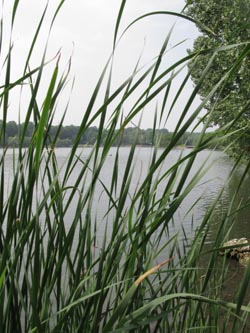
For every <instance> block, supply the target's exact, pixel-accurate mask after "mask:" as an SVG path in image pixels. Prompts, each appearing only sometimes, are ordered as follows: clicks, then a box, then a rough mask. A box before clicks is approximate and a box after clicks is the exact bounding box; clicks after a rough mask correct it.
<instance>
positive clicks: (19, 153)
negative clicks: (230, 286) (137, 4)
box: [0, 1, 250, 333]
mask: <svg viewBox="0 0 250 333" xmlns="http://www.w3.org/2000/svg"><path fill="white" fill-rule="evenodd" d="M19 2H20V1H14V2H13V8H12V17H11V27H12V29H11V30H13V27H14V24H15V19H16V15H17V13H18V9H19V7H18V6H19ZM125 4H126V1H122V2H121V7H120V11H119V13H118V15H117V22H116V27H115V37H114V50H112V56H115V48H116V45H117V36H119V35H120V29H119V25H120V21H121V18H122V14H123V11H124V6H125ZM61 5H63V1H61V2H60V3H59V4H58V8H57V10H56V12H55V15H54V17H53V18H52V21H51V25H52V26H53V24H56V21H55V18H56V15H57V14H58V13H59V9H60V6H61ZM46 8H47V7H46ZM161 14H162V13H161ZM168 14H170V13H169V12H168V13H164V15H168ZM150 15H159V13H151V14H150ZM171 15H177V16H178V17H179V16H181V17H182V18H183V19H184V18H185V16H184V15H179V14H174V13H172V14H171ZM45 17H46V9H45V11H44V13H43V15H42V17H41V21H40V22H38V25H37V30H36V33H35V35H34V38H33V41H32V43H31V45H30V47H29V49H28V51H27V58H26V62H25V64H24V67H23V75H22V76H21V77H20V78H18V79H17V80H16V81H15V82H12V81H11V80H10V77H11V76H10V73H11V69H12V66H14V64H15V62H12V56H14V53H13V50H14V47H15V45H14V46H13V43H12V37H11V36H6V35H0V38H3V39H4V40H6V38H7V37H9V41H10V42H9V49H8V50H7V54H1V59H4V62H3V68H2V71H1V76H2V77H1V82H4V85H2V86H1V87H0V89H1V90H0V99H1V100H0V107H1V113H2V115H3V120H2V126H1V130H0V139H1V142H2V144H3V148H2V149H1V156H0V251H1V255H0V332H4V333H5V332H6V333H12V332H20V333H22V332H29V333H35V332H39V333H42V332H43V333H44V332H54V333H56V332H70V333H71V332H79V333H80V332H87V333H97V332H129V331H130V332H134V333H137V332H155V333H156V332H189V331H194V332H205V331H206V332H215V331H218V330H219V329H220V327H222V330H221V332H227V333H228V332H230V330H229V326H228V325H229V323H231V324H232V325H231V326H230V327H231V332H244V331H245V332H247V330H248V327H247V318H248V317H247V316H248V314H249V312H250V308H249V306H247V305H245V304H244V301H245V300H244V295H245V290H246V288H247V285H248V284H249V278H250V276H249V275H250V274H249V269H250V267H249V268H247V269H246V273H245V274H244V278H243V280H242V283H241V285H240V286H239V290H238V293H237V294H236V297H235V299H234V300H232V301H231V302H227V301H226V300H224V299H223V298H222V295H221V293H220V291H221V287H222V286H223V282H224V280H225V274H224V273H225V271H226V268H227V265H226V261H225V260H220V259H221V258H220V259H219V258H218V252H219V249H220V247H221V246H222V244H223V241H224V238H225V237H226V236H227V231H228V227H229V226H231V224H230V221H229V220H230V218H232V217H233V216H234V214H235V211H234V206H233V199H234V198H235V195H236V194H237V189H236V193H235V195H233V199H232V202H231V204H229V205H228V210H227V212H226V213H225V215H224V217H223V218H222V219H221V222H220V224H219V226H218V231H217V233H216V235H215V240H214V244H213V245H214V248H213V250H212V252H210V253H209V257H208V259H207V261H206V265H205V267H203V271H202V276H201V274H200V272H199V269H198V267H199V266H198V264H199V260H200V258H201V256H202V255H203V252H204V242H205V239H206V235H207V232H208V230H209V228H211V221H212V219H213V217H214V212H215V207H216V204H217V200H219V198H220V195H221V193H219V194H218V199H217V200H215V202H214V203H213V204H212V205H211V207H209V208H208V209H207V211H206V214H205V215H204V218H203V220H202V221H201V225H200V228H199V229H198V230H197V231H196V232H195V233H194V237H193V240H192V242H191V244H189V243H188V244H187V240H184V242H182V241H181V240H180V239H178V235H169V232H168V226H169V224H170V223H174V222H175V221H176V219H177V218H178V217H177V215H178V214H176V212H178V209H179V207H180V206H181V205H182V203H183V202H184V200H185V198H186V197H187V196H188V195H189V194H190V192H191V191H192V190H193V189H194V188H195V186H196V185H197V184H198V183H199V181H200V180H201V179H202V176H203V175H204V173H205V171H206V170H207V164H206V162H205V163H203V164H202V165H200V167H199V169H198V170H197V172H196V173H195V174H194V175H192V174H191V170H192V166H193V164H194V161H195V159H196V157H197V156H198V154H199V152H200V151H202V150H203V149H206V148H207V147H208V146H209V145H210V144H211V143H214V142H216V140H219V139H220V137H219V139H218V137H217V136H216V135H214V134H210V135H209V136H207V135H206V129H207V128H206V125H204V128H203V130H202V132H201V134H200V135H199V137H198V138H197V141H196V144H195V147H194V148H193V149H190V150H189V151H188V152H187V153H186V154H183V152H180V155H179V157H178V159H177V160H175V161H174V162H173V163H172V164H169V163H165V162H166V159H167V158H168V157H169V155H170V154H171V151H172V149H173V148H174V147H175V146H176V144H177V143H178V142H179V140H180V139H181V138H182V137H183V135H184V133H186V132H187V131H188V130H190V132H193V131H194V130H195V128H196V126H197V121H196V118H197V117H198V116H200V113H201V111H202V109H203V105H204V103H205V104H206V103H207V101H208V100H206V98H205V99H204V101H203V102H202V103H201V104H200V105H199V106H198V107H197V108H196V109H195V110H193V112H191V113H190V112H189V111H190V105H192V103H193V101H194V99H195V98H196V97H197V90H195V89H194V91H193V92H192V94H191V95H190V97H189V100H188V101H187V102H186V104H185V105H184V106H183V110H182V114H181V117H180V120H179V122H178V124H177V125H176V129H175V131H174V132H173V135H172V137H171V140H169V141H168V142H166V143H165V146H164V148H163V149H159V147H158V145H157V144H155V146H154V147H152V149H151V155H150V156H149V162H148V165H147V168H146V169H147V172H146V174H145V175H141V177H140V179H139V180H136V186H134V184H133V181H134V178H133V176H134V172H135V171H136V170H135V162H136V158H137V151H136V147H135V144H132V145H131V146H130V147H129V155H128V158H127V160H125V161H124V160H123V159H122V151H121V148H120V141H119V139H120V138H122V136H123V133H124V129H125V128H127V127H128V126H129V124H130V123H131V121H135V119H136V118H137V117H138V116H139V118H140V113H141V112H143V110H144V107H145V105H147V104H149V103H151V102H152V101H155V102H156V99H157V97H158V96H160V95H161V93H163V94H164V96H165V98H164V99H163V100H160V101H158V103H157V104H158V107H160V109H161V110H162V114H161V117H159V118H157V117H156V120H155V125H154V127H153V139H154V140H155V139H156V138H157V137H156V128H162V127H163V126H162V125H163V123H164V122H165V120H164V116H166V118H167V117H168V116H169V114H170V113H171V110H172V108H171V110H170V111H167V109H166V100H167V99H168V94H169V91H170V89H171V88H172V85H171V83H172V82H173V80H174V79H175V73H176V72H178V70H179V69H180V68H182V65H183V64H186V63H187V62H188V61H190V60H192V59H193V58H194V57H195V54H194V55H188V56H186V57H184V58H183V59H180V60H178V61H177V62H175V63H173V64H172V65H171V66H170V67H167V68H164V69H163V71H161V72H159V67H160V65H161V59H162V55H163V54H164V52H165V50H166V47H167V45H168V39H169V36H168V37H167V39H166V41H165V43H164V45H163V47H162V49H161V50H160V52H159V57H158V58H157V59H155V60H154V61H153V62H152V65H149V67H145V66H144V67H142V68H141V69H138V67H136V70H135V71H134V72H133V73H132V74H131V76H130V77H128V79H127V80H126V81H125V82H124V83H123V84H121V86H118V87H115V89H114V90H111V86H112V85H111V84H109V83H110V82H111V81H112V63H113V62H112V57H111V58H110V59H109V60H108V62H107V65H106V66H105V68H104V70H103V73H102V74H101V75H100V79H99V81H98V83H97V85H96V87H95V89H94V91H93V94H92V95H91V96H90V101H89V104H88V106H87V108H86V110H85V112H84V113H83V118H82V121H81V124H80V126H79V127H78V128H77V131H76V136H75V138H74V141H73V145H72V147H70V149H69V155H68V156H66V157H65V159H63V160H62V159H60V158H58V156H57V150H56V149H54V146H55V145H56V143H57V140H59V133H60V128H61V126H62V123H63V119H62V121H61V123H60V124H59V126H58V128H52V124H53V117H54V114H55V112H56V110H57V106H58V105H59V103H57V102H58V99H60V96H61V94H62V92H63V89H64V87H65V84H66V83H67V81H68V79H69V78H68V71H63V70H62V69H61V63H60V57H57V56H56V57H55V59H53V60H52V61H51V62H50V66H51V65H53V66H51V67H49V68H48V67H47V65H48V62H46V50H47V44H46V45H44V50H45V52H44V54H42V55H41V58H40V59H39V61H38V59H37V58H36V61H35V63H37V61H38V64H37V66H36V67H32V66H31V64H32V63H33V61H34V59H33V61H32V62H31V61H30V60H31V57H32V56H33V52H34V48H35V45H36V43H37V36H38V35H39V33H40V32H41V31H40V29H41V27H42V25H43V22H44V19H45ZM49 17H50V16H49ZM139 21H140V18H138V19H137V21H136V22H137V23H139ZM133 24H135V23H133ZM133 24H132V25H130V27H132V26H133ZM127 32H129V30H127ZM2 33H3V34H7V33H8V30H7V29H3V30H2ZM43 40H44V39H43ZM0 42H1V41H0ZM0 44H1V43H0ZM3 50H4V49H3V48H2V49H0V51H1V52H4V51H3ZM135 62H136V61H135ZM18 66H21V65H20V64H19V63H18ZM235 71H236V70H235ZM48 72H49V73H50V81H49V84H48V86H47V90H46V91H44V90H43V89H42V86H43V85H42V83H41V82H42V80H43V79H44V78H45V82H48V76H49V75H48ZM204 74H205V73H204ZM106 79H108V80H106ZM226 79H227V78H226V77H224V78H223V79H222V81H221V82H220V83H219V84H218V85H215V86H214V87H213V89H212V90H211V95H212V94H215V93H216V92H217V90H218V89H220V88H221V86H222V85H223V83H226ZM203 80H204V79H203ZM146 81H147V85H144V82H146ZM105 82H109V83H108V84H107V86H106V85H105ZM186 82H187V80H186V78H184V79H183V82H181V84H180V90H181V89H183V88H184V87H185V84H186ZM20 87H21V88H20ZM143 87H144V88H143ZM139 88H142V89H143V92H141V91H140V89H139ZM25 89H26V91H25V92H26V93H27V92H28V93H29V95H28V96H26V97H29V103H27V105H26V107H27V109H26V114H25V122H24V123H23V124H22V131H21V133H20V134H19V139H18V142H17V144H18V147H17V149H9V146H8V142H7V140H6V138H7V133H6V131H7V123H8V112H9V100H10V96H11V93H12V91H13V90H14V91H17V92H19V93H21V94H22V93H24V90H25ZM102 89H104V91H105V100H104V101H103V102H100V98H99V94H101V95H102V96H103V91H102ZM138 89H139V91H138ZM174 89H176V88H174ZM38 92H39V93H40V94H39V97H40V95H43V102H42V103H39V101H40V98H38ZM179 96H180V93H179V91H178V92H177V93H176V96H175V97H176V98H175V99H174V102H172V103H175V102H176V101H177V100H178V98H179ZM130 98H132V100H133V101H135V104H132V103H128V104H131V105H133V106H131V108H129V109H128V110H127V114H126V118H125V120H124V114H123V109H124V107H125V104H126V102H127V100H128V99H130ZM20 100H21V99H20ZM98 101H99V102H98ZM98 103H100V104H98ZM95 104H97V105H98V107H96V106H95V108H94V105H95ZM110 105H112V113H110V112H108V111H109V110H108V107H109V106H110ZM22 106H23V105H22ZM19 109H22V108H21V105H20V108H19ZM165 113H167V114H165ZM95 121H98V129H96V132H97V138H96V141H95V144H94V145H93V147H91V148H85V149H83V148H79V143H80V142H81V139H82V137H83V136H84V134H86V133H87V131H88V130H89V129H90V128H91V127H92V126H93V123H94V122H95ZM31 123H32V124H31ZM106 123H107V124H108V126H107V127H106V126H105V124H106ZM12 125H14V124H12ZM14 127H15V126H13V131H14ZM52 129H53V130H54V133H53V135H52V134H51V133H52V132H50V130H51V131H52ZM70 130H72V128H70ZM105 130H106V134H105V140H104V141H103V144H102V142H101V140H102V135H103V133H104V132H105ZM128 130H129V129H128ZM69 132H70V133H72V131H69ZM14 133H15V132H12V133H11V134H12V135H13V134H14ZM31 133H32V135H30V134H31ZM70 133H69V135H70ZM220 134H221V140H223V139H224V137H223V133H220ZM137 135H138V134H137ZM227 135H228V136H229V135H230V133H228V134H227ZM27 138H30V139H29V145H28V147H27V148H26V149H23V148H24V146H25V144H26V143H25V140H26V139H27ZM61 140H67V138H66V137H65V138H62V139H61ZM117 140H118V141H117ZM114 142H117V148H115V156H113V157H114V158H113V159H112V164H111V166H110V167H109V170H108V173H109V177H110V178H109V179H110V181H109V182H108V183H105V182H104V179H103V178H102V172H103V170H104V169H103V168H104V165H105V163H107V160H108V158H109V156H110V150H111V147H112V146H113V144H114ZM217 143H218V142H217ZM113 150H114V148H113ZM86 152H87V155H86V154H85V153H86ZM84 154H85V155H84ZM248 169H249V165H248V166H247V167H246V169H245V173H243V176H242V179H241V181H242V182H243V181H244V177H246V174H247V171H248ZM121 170H122V172H121ZM232 174H233V172H232ZM225 186H226V185H225ZM159 189H161V191H160V192H159ZM100 201H101V202H102V203H104V204H106V209H104V210H99V209H98V208H99V206H98V202H100ZM195 204H196V203H195V202H194V205H195ZM192 208H193V207H191V208H190V207H188V211H189V210H190V209H192ZM239 209H240V207H239ZM162 257H163V258H164V260H161V259H160V258H162ZM159 261H160V263H158V262H159ZM218 262H219V266H218ZM218 267H220V269H221V270H220V273H221V274H219V275H218V274H217V269H218ZM203 273H204V274H203ZM222 310H223V311H224V314H226V315H224V316H223V317H222V316H221V315H220V311H222Z"/></svg>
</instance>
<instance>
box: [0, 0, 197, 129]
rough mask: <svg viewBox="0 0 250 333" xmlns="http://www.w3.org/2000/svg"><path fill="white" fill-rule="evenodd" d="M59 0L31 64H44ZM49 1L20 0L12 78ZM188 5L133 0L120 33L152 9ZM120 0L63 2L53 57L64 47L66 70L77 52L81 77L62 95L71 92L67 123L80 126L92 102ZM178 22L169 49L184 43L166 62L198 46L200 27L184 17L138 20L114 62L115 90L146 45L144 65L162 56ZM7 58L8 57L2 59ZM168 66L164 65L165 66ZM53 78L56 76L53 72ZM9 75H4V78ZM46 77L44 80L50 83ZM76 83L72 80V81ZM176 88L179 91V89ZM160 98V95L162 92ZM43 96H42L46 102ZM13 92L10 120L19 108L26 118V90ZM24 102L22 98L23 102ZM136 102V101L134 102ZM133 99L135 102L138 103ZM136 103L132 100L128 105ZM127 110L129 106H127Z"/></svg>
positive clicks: (147, 122)
mask: <svg viewBox="0 0 250 333" xmlns="http://www.w3.org/2000/svg"><path fill="white" fill-rule="evenodd" d="M58 2H59V1H57V0H50V1H49V9H48V14H47V16H46V24H44V28H43V30H42V33H41V36H40V39H39V43H38V45H37V46H36V48H35V51H34V55H33V58H32V62H31V65H32V66H37V65H39V61H40V60H41V54H42V52H43V45H44V42H45V41H46V37H47V31H48V28H49V22H50V20H51V15H52V13H53V10H54V8H55V7H56V6H57V4H58ZM12 5H13V1H12V0H6V1H5V2H4V8H3V9H1V10H2V11H3V16H4V27H5V30H4V32H5V35H4V36H5V39H4V47H5V49H4V48H3V52H2V55H4V52H6V50H7V46H8V42H7V35H8V33H7V32H8V28H7V25H8V21H9V19H10V13H11V9H10V8H11V7H10V6H12ZM45 5H46V1H43V0H39V1H28V0H22V1H20V6H19V8H18V12H17V20H16V24H15V28H14V31H13V41H14V49H13V50H14V51H13V59H12V60H13V66H14V67H13V68H12V79H13V80H14V79H15V78H17V77H18V75H21V73H22V70H23V63H24V60H25V57H26V56H27V52H28V50H29V46H30V43H31V40H32V36H33V35H34V32H35V29H36V26H37V23H38V21H39V17H40V16H41V14H42V11H43V9H44V8H45ZM184 5H185V1H184V0H128V1H127V4H126V7H125V11H124V14H123V18H122V22H121V29H120V32H121V31H122V30H123V29H124V28H125V27H126V26H127V25H128V24H129V23H130V22H131V21H132V20H133V19H135V18H136V17H138V16H140V15H142V14H144V13H147V12H152V11H159V10H164V11H175V12H180V11H181V10H182V8H183V7H184ZM119 7H120V1H119V0H66V2H65V4H64V5H63V7H62V9H61V11H60V13H59V15H58V17H57V19H56V21H55V24H54V27H53V29H52V32H51V35H50V40H49V49H48V55H47V56H48V58H50V57H53V56H54V55H55V54H56V53H57V52H58V50H59V49H61V61H60V69H61V70H63V69H65V68H66V64H67V62H68V59H69V57H70V56H71V55H72V67H71V74H70V78H71V80H73V78H74V79H75V84H74V88H73V92H72V93H71V94H70V93H69V88H68V90H67V89H66V90H65V93H64V96H63V98H62V104H65V103H66V102H67V99H68V97H69V95H71V98H70V104H69V110H68V113H67V116H66V119H65V124H74V125H78V124H79V123H80V121H81V119H82V116H83V114H84V109H85V108H86V105H87V103H88V101H89V98H90V95H91V92H92V91H93V89H94V87H95V84H96V82H97V80H98V77H99V75H100V73H101V71H102V69H103V67H104V65H105V63H106V61H107V59H108V57H109V55H110V53H111V51H112V41H113V32H114V26H115V20H116V16H117V13H118V11H119ZM174 23H176V25H175V28H174V32H173V34H172V37H171V40H170V44H169V48H171V47H173V46H174V45H175V44H177V43H179V42H181V41H185V42H183V43H182V44H181V45H180V46H178V47H175V48H173V49H172V50H170V51H169V52H168V54H167V55H166V57H165V60H164V62H163V66H164V67H165V68H166V66H169V65H170V64H172V63H174V62H175V61H176V60H177V59H179V58H181V57H183V56H185V54H186V50H187V49H188V48H191V47H192V44H193V40H194V39H195V38H196V37H197V35H198V31H197V29H196V27H195V26H194V25H193V24H192V23H190V22H188V21H185V20H183V19H180V18H178V19H177V18H176V17H173V16H167V15H157V16H152V17H148V18H145V19H144V20H142V21H140V22H138V23H137V24H135V25H134V26H133V27H132V28H131V29H130V30H129V31H128V32H127V33H126V35H125V36H124V37H123V39H122V40H121V42H120V44H119V46H118V48H117V51H116V54H115V63H114V77H113V82H112V88H113V89H115V87H117V86H118V85H119V84H121V83H122V82H123V80H125V79H126V78H127V77H128V76H129V75H130V74H131V73H132V71H133V68H134V66H135V64H136V62H137V59H138V57H139V55H140V54H141V52H142V50H143V55H142V59H141V65H144V64H149V63H150V62H152V59H153V58H154V57H156V56H157V54H158V53H159V50H160V48H161V46H162V43H163V41H164V39H165V38H166V36H167V34H168V32H169V29H170V28H171V26H172V25H173V24H174ZM1 61H2V62H3V56H2V58H1ZM164 67H162V69H163V68H164ZM46 73H48V74H47V75H48V78H49V76H50V75H51V74H50V73H49V71H48V72H46ZM183 77H184V73H183V75H182V76H180V78H177V79H176V83H175V84H176V88H175V87H173V89H177V88H178V85H179V84H180V82H181V80H182V78H183ZM1 80H3V78H2V79H1ZM45 84H46V78H45V79H44V85H45ZM69 87H70V85H69ZM191 89H192V83H191V82H190V83H189V84H188V86H187V88H186V90H185V91H184V93H183V96H182V97H181V100H180V102H179V104H178V110H176V111H175V113H174V114H173V115H172V117H170V119H169V120H168V123H167V125H166V127H167V128H168V129H170V130H173V129H174V126H175V124H176V122H177V120H178V117H179V114H180V112H181V107H182V105H184V104H185V99H186V98H187V96H188V95H190V92H191ZM173 93H174V91H173ZM159 98H160V97H159ZM42 99H43V96H41V102H42ZM21 100H22V102H21V103H20V102H19V96H18V95H17V94H16V95H15V94H14V93H13V99H12V102H10V107H9V115H8V120H13V119H14V120H17V119H18V118H17V117H18V113H19V114H20V116H21V121H22V120H23V119H24V114H25V110H26V109H25V100H26V97H25V94H24V96H22V97H21ZM17 101H18V102H17ZM132 102H133V101H132ZM132 102H131V103H132ZM155 105H156V101H154V104H153V105H151V106H150V109H147V110H145V112H144V114H143V118H142V122H141V126H142V127H143V128H148V127H152V121H153V116H154V109H155ZM126 107H127V108H128V109H129V107H130V104H129V103H128V104H127V105H126V106H125V108H126ZM62 110H63V105H59V106H58V111H57V114H56V117H55V122H59V120H60V117H61V115H62ZM125 112H126V111H125Z"/></svg>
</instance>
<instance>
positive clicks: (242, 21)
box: [186, 0, 250, 155]
mask: <svg viewBox="0 0 250 333" xmlns="http://www.w3.org/2000/svg"><path fill="white" fill-rule="evenodd" d="M186 3H187V14H188V15H190V16H191V17H192V18H194V19H196V20H198V21H200V22H201V23H203V24H204V25H205V26H207V27H208V28H209V29H210V30H211V31H212V33H209V32H208V31H205V30H202V29H200V32H201V35H200V36H199V37H198V38H197V39H196V40H195V42H194V45H193V50H194V51H199V50H205V49H216V48H218V47H222V46H226V45H232V44H239V43H246V42H250V1H249V0H220V1H217V0H189V1H188V0H187V1H186ZM245 47H246V44H244V45H238V46H236V47H234V48H231V49H229V50H227V51H222V52H217V54H216V56H215V58H214V61H213V63H212V67H211V69H210V71H209V72H208V74H207V77H206V80H204V82H203V84H202V86H201V88H200V91H199V93H200V96H201V98H205V97H206V96H207V95H208V93H209V92H210V91H211V90H212V88H213V87H214V85H215V84H216V83H217V82H218V81H219V80H220V79H221V77H222V76H223V75H224V74H225V73H226V72H227V71H228V70H229V69H230V68H231V67H232V66H233V64H234V62H235V60H236V59H237V58H238V57H239V55H240V54H241V53H242V51H243V49H244V48H245ZM210 59H211V53H210V54H209V53H207V54H203V55H201V56H199V58H198V59H196V64H195V66H193V65H192V64H190V66H189V68H190V71H191V77H192V80H193V82H194V83H195V84H197V83H198V81H199V79H200V77H201V73H202V71H203V70H204V68H205V67H206V65H207V64H208V62H209V60H210ZM249 79H250V55H248V57H245V58H244V60H243V62H242V63H240V65H239V68H238V70H237V72H236V73H235V74H234V75H232V76H231V77H230V78H229V79H228V80H227V81H226V83H225V84H224V87H223V88H222V89H221V90H218V91H217V92H216V94H215V95H213V97H211V98H210V100H209V102H208V103H207V104H206V109H207V110H208V111H209V113H210V117H211V124H212V125H217V126H219V127H223V126H224V125H226V124H228V123H229V122H231V121H234V119H236V118H237V116H238V115H241V116H240V118H239V120H238V121H237V122H235V124H234V127H233V129H234V130H236V132H235V133H236V134H235V137H234V140H235V143H234V145H233V152H234V153H235V152H240V153H245V155H247V154H246V153H247V152H248V151H249V150H250V122H249V120H250V107H248V104H249V101H250V89H249ZM212 110H213V112H212V113H211V111H212ZM231 140H232V138H231Z"/></svg>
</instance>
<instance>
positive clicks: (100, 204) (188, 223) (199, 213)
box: [56, 147, 250, 244]
mask: <svg viewBox="0 0 250 333" xmlns="http://www.w3.org/2000/svg"><path fill="white" fill-rule="evenodd" d="M90 150H91V148H84V149H83V150H82V149H78V151H77V153H78V154H80V153H81V158H82V160H84V159H86V158H87V157H88V156H89V153H90ZM129 151H130V148H129V147H123V148H120V150H119V168H118V170H119V174H118V187H119V186H120V185H121V180H122V177H123V174H124V169H125V166H126V162H127V159H128V154H129ZM152 151H153V150H152V149H151V148H146V147H138V148H136V153H135V156H136V158H135V160H134V171H133V178H132V183H131V189H130V192H131V193H133V191H134V190H135V188H136V187H137V186H138V184H140V183H141V182H142V181H143V180H144V178H145V176H146V174H147V170H148V164H149V161H150V158H151V156H152ZM189 152H190V150H189V149H185V150H181V149H175V150H172V151H171V152H170V154H169V155H168V156H167V158H166V159H165V160H164V163H163V164H162V166H161V171H160V172H162V173H163V172H165V171H166V170H167V169H169V168H170V166H171V165H173V164H174V163H175V162H176V161H177V160H178V158H179V157H180V155H182V156H185V155H186V154H188V153H189ZM115 153H116V148H112V149H111V150H110V153H109V156H108V157H107V160H106V162H105V164H104V166H103V167H102V171H101V173H100V177H99V178H100V180H101V181H102V182H103V183H104V184H105V185H106V186H107V187H108V186H109V184H110V182H111V176H112V168H113V165H114V161H115ZM159 153H160V152H159ZM68 154H69V149H67V148H60V149H56V156H57V160H58V164H59V167H60V166H63V164H64V162H65V161H66V160H67V157H68ZM203 163H205V165H206V166H208V170H207V171H206V173H205V174H204V176H203V177H202V179H201V180H200V181H199V183H198V184H197V185H196V186H195V188H194V189H193V190H192V192H191V193H190V194H189V195H188V197H187V198H186V199H185V200H184V202H183V203H182V205H181V207H180V208H179V209H178V211H177V212H176V215H175V221H174V224H173V225H169V228H170V233H174V232H176V231H177V230H180V227H181V226H183V227H184V229H185V232H186V235H187V237H188V238H192V234H193V231H194V229H195V228H196V227H198V226H199V225H200V223H201V221H202V219H203V217H204V215H205V213H206V211H207V210H208V209H209V207H210V206H211V204H212V203H213V202H214V200H215V198H216V197H217V195H218V194H219V192H220V191H221V190H222V189H223V188H224V191H223V194H222V196H221V198H220V200H219V202H218V204H217V206H216V208H215V209H216V212H217V218H218V220H217V221H214V224H215V228H214V230H216V225H218V224H219V223H220V218H222V217H223V214H224V212H225V211H226V210H227V207H228V204H229V203H230V201H231V199H232V197H233V195H234V192H235V189H236V188H237V184H238V183H239V181H240V177H241V175H242V171H241V169H240V168H239V169H238V170H237V172H235V173H234V175H233V176H232V177H231V179H230V181H229V182H228V181H227V180H228V177H229V175H230V172H231V170H232V167H233V162H232V160H230V159H229V158H228V157H227V156H226V155H225V154H224V153H222V152H220V151H213V152H211V151H210V150H205V151H202V152H200V153H199V155H198V158H196V160H195V162H194V165H193V167H192V171H191V173H190V175H189V178H188V179H187V181H188V180H189V179H191V178H192V176H193V175H194V174H195V173H196V172H197V170H198V169H199V168H200V167H201V165H202V164H203ZM81 167H82V164H81V163H79V169H78V167H76V168H75V170H74V173H73V174H72V175H71V178H70V182H71V183H72V184H73V183H74V181H75V180H76V178H77V176H78V174H79V172H80V168H81ZM164 185H165V183H164V182H163V184H162V188H161V186H159V187H158V189H157V191H158V195H160V194H161V191H163V188H164ZM198 199H199V202H198V203H197V204H196V205H195V206H194V207H193V208H191V206H192V205H193V204H194V202H195V201H196V200H198ZM249 199H250V177H249V176H247V177H246V178H245V180H244V182H243V184H242V186H241V190H240V192H239V194H238V195H237V202H238V203H240V202H241V203H245V206H246V207H245V208H244V209H242V210H241V211H240V212H239V213H238V214H236V215H235V216H234V220H235V226H234V228H233V231H232V232H231V234H232V238H238V237H247V238H250V222H249V213H250V206H249V205H248V201H249ZM106 202H107V198H105V193H104V191H103V186H102V185H101V183H100V182H97V188H96V195H95V198H94V205H95V207H96V209H95V212H97V214H98V218H99V219H100V220H102V219H103V215H105V214H106V209H107V205H106ZM190 208H191V210H190ZM187 212H189V213H188V214H187ZM100 227H101V226H100ZM213 241H214V232H213V230H210V232H209V234H208V237H207V239H206V242H207V244H209V243H210V244H212V243H213Z"/></svg>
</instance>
